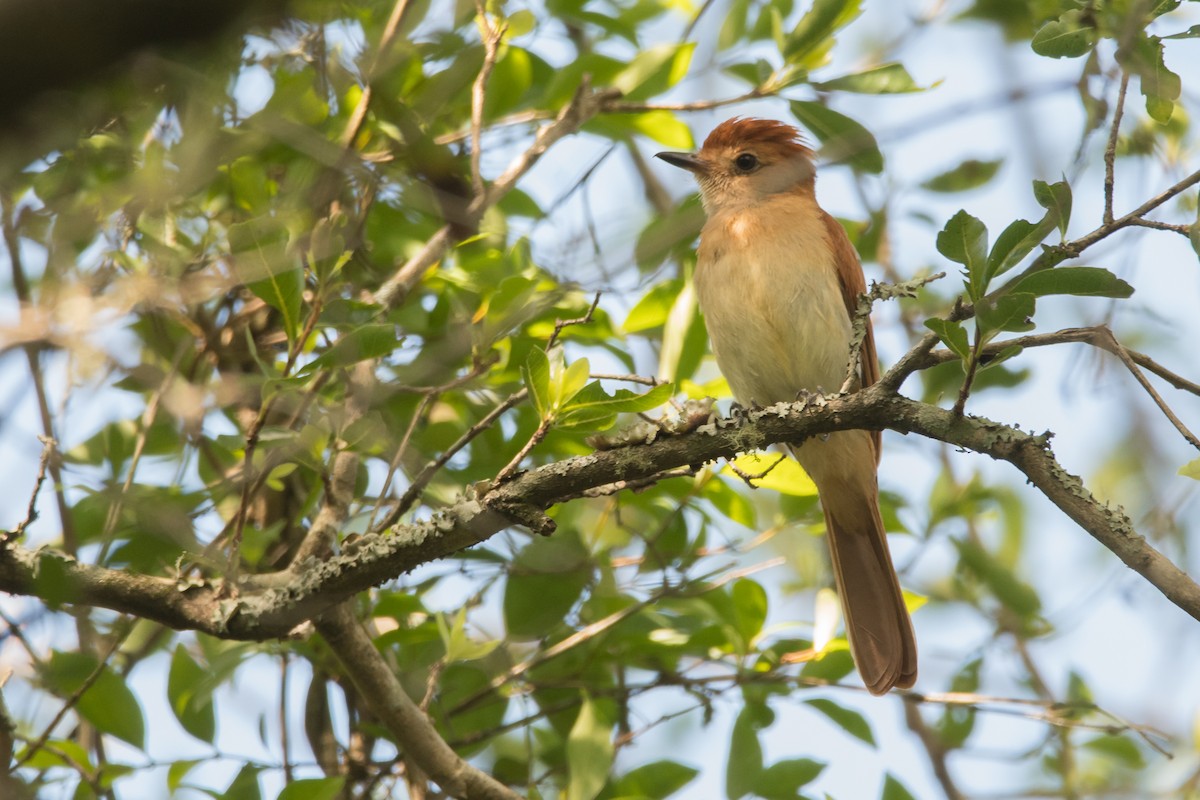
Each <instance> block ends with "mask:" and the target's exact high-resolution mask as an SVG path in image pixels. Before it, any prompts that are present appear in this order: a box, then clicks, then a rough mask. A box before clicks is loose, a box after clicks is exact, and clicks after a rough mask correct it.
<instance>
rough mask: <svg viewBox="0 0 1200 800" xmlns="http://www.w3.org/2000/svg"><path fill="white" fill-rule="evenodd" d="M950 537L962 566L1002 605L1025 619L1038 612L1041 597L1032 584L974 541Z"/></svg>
mask: <svg viewBox="0 0 1200 800" xmlns="http://www.w3.org/2000/svg"><path fill="white" fill-rule="evenodd" d="M953 541H954V546H955V547H956V548H958V553H959V559H960V563H961V564H962V565H963V567H965V568H966V569H967V570H968V571H969V572H970V573H971V574H972V575H974V576H975V577H976V578H977V579H978V580H979V581H980V582H981V583H982V584H983V585H984V586H986V587H987V588H988V590H989V591H991V593H992V595H993V596H994V597H995V598H996V599H997V600H999V601H1000V603H1001V604H1002V605H1004V607H1005V608H1007V609H1009V610H1010V611H1012V612H1013V613H1014V614H1016V615H1017V616H1018V617H1019V618H1020V619H1021V620H1022V621H1025V622H1028V621H1031V620H1032V619H1033V618H1034V617H1035V616H1036V615H1037V614H1039V613H1040V612H1041V610H1042V601H1041V599H1040V598H1039V597H1038V594H1037V592H1036V591H1035V590H1034V589H1033V587H1032V586H1030V585H1029V584H1027V583H1025V582H1024V581H1022V580H1021V579H1020V578H1018V577H1017V575H1016V574H1015V573H1014V572H1013V571H1012V570H1010V569H1009V568H1008V567H1006V566H1004V565H1003V564H1001V563H1000V562H999V561H998V560H997V559H996V558H995V557H994V556H993V555H992V554H991V553H989V552H988V551H987V550H984V549H983V547H981V546H980V545H978V544H976V543H975V542H971V541H964V540H960V539H955V540H953Z"/></svg>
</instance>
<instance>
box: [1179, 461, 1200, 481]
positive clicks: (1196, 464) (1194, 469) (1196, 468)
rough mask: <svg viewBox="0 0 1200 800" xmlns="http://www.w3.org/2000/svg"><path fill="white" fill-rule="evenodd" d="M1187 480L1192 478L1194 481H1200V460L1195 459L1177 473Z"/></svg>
mask: <svg viewBox="0 0 1200 800" xmlns="http://www.w3.org/2000/svg"><path fill="white" fill-rule="evenodd" d="M1176 474H1178V475H1182V476H1183V477H1185V478H1191V479H1192V480H1194V481H1200V458H1195V459H1192V460H1191V461H1189V462H1188V463H1186V464H1184V465H1183V466H1182V467H1180V468H1179V472H1178V473H1176Z"/></svg>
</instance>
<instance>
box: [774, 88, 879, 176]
mask: <svg viewBox="0 0 1200 800" xmlns="http://www.w3.org/2000/svg"><path fill="white" fill-rule="evenodd" d="M790 105H791V109H792V114H793V115H794V116H795V117H796V119H797V120H799V121H800V123H801V124H802V125H804V126H805V127H806V128H808V130H810V131H812V134H813V135H814V136H816V137H817V139H819V140H820V142H821V144H822V148H821V155H822V156H823V157H824V158H825V159H827V160H829V161H832V162H840V161H845V162H847V163H848V164H850V166H851V167H853V168H854V169H856V170H859V171H861V172H869V173H872V174H878V173H880V172H883V154H882V153H880V152H879V144H878V143H877V142H876V141H875V137H874V136H873V135H872V134H871V132H870V131H868V130H867V129H866V128H864V127H863V126H862V125H860V124H859V123H857V122H855V121H854V120H852V119H851V118H850V117H847V116H846V115H845V114H840V113H838V112H837V111H834V110H833V109H831V108H829V107H828V106H824V105H821V104H820V103H817V102H814V101H810V100H794V101H792V103H791V104H790Z"/></svg>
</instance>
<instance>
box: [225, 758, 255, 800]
mask: <svg viewBox="0 0 1200 800" xmlns="http://www.w3.org/2000/svg"><path fill="white" fill-rule="evenodd" d="M258 773H259V767H258V766H257V765H255V764H246V765H245V766H244V767H242V769H241V770H240V771H239V772H238V774H237V775H235V776H234V778H233V780H232V781H230V782H229V786H228V787H227V788H226V789H225V793H224V794H222V795H221V800H262V790H261V789H259V786H258Z"/></svg>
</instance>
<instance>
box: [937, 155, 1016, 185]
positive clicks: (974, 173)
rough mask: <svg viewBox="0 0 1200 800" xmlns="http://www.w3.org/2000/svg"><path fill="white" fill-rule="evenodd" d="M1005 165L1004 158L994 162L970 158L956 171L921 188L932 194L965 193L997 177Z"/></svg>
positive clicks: (947, 173) (940, 174) (938, 177)
mask: <svg viewBox="0 0 1200 800" xmlns="http://www.w3.org/2000/svg"><path fill="white" fill-rule="evenodd" d="M1003 163H1004V159H1002V158H997V159H995V160H993V161H980V160H978V159H975V158H969V159H967V160H966V161H964V162H962V163H961V164H959V165H958V166H957V167H955V168H954V169H951V170H947V171H946V172H942V173H939V174H938V175H934V176H933V177H932V178H930V179H929V180H927V181H924V182H923V183H922V184H921V186H922V187H924V188H926V189H928V190H929V191H931V192H963V191H966V190H968V189H974V188H977V187H979V186H983V185H984V184H985V183H987V182H988V181H990V180H991V179H992V178H993V177H995V175H996V173H997V172H998V171H999V170H1000V165H1001V164H1003Z"/></svg>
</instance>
